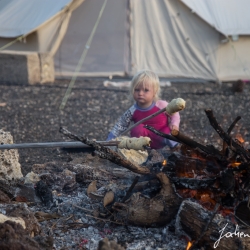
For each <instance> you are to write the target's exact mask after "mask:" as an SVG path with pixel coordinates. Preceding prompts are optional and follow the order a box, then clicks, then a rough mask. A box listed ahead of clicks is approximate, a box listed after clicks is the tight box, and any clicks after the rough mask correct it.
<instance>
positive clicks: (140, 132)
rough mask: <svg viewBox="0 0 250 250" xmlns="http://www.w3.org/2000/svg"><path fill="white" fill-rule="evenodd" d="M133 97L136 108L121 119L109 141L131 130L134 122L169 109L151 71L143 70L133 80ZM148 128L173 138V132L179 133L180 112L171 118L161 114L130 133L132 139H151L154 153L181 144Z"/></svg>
mask: <svg viewBox="0 0 250 250" xmlns="http://www.w3.org/2000/svg"><path fill="white" fill-rule="evenodd" d="M130 93H131V95H132V96H133V98H134V100H135V104H134V105H133V106H132V107H130V108H129V109H128V110H127V111H126V112H125V113H124V114H123V115H122V116H121V117H120V118H119V120H118V122H117V123H116V124H115V126H114V127H113V129H112V130H111V132H110V133H109V135H108V138H107V141H109V140H112V139H113V138H115V137H118V136H119V135H120V134H121V133H122V132H123V131H125V130H126V129H127V128H128V127H129V125H130V122H131V121H133V122H134V123H136V122H138V121H140V120H142V119H143V118H145V117H147V116H149V115H152V114H154V113H155V112H157V111H158V110H160V109H162V108H164V107H167V105H168V103H167V102H166V101H163V100H159V95H160V83H159V78H158V76H157V75H156V74H155V73H154V72H152V71H150V70H142V71H140V72H138V73H137V74H136V75H135V76H134V77H133V79H132V82H131V87H130ZM169 121H170V122H169ZM146 124H147V125H149V126H151V127H153V128H155V129H157V130H159V131H161V132H163V133H165V134H169V133H170V132H171V130H172V129H177V130H179V124H180V115H179V113H178V112H177V113H175V114H174V115H172V116H169V115H168V114H167V113H161V114H159V115H158V116H155V117H153V118H151V119H149V120H147V121H145V122H143V123H141V124H139V125H138V126H136V127H134V128H133V129H132V130H131V131H130V135H131V137H140V136H147V137H149V138H150V139H151V140H152V142H151V144H150V146H151V148H153V149H159V148H163V147H164V146H166V145H167V146H169V147H170V148H173V147H175V146H176V145H177V144H178V143H177V142H174V141H171V140H168V139H166V138H163V137H161V136H158V135H156V134H154V133H153V132H151V131H149V130H148V129H146V128H144V125H146Z"/></svg>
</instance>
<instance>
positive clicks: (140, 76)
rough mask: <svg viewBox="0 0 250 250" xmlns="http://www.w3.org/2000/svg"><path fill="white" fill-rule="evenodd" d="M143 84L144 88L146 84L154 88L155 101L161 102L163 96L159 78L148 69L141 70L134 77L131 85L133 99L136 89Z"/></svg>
mask: <svg viewBox="0 0 250 250" xmlns="http://www.w3.org/2000/svg"><path fill="white" fill-rule="evenodd" d="M141 83H142V84H143V87H144V88H145V83H147V84H149V85H150V86H152V87H153V90H154V93H155V96H154V101H157V100H159V98H160V94H161V88H160V81H159V77H158V76H157V75H156V74H155V73H154V72H153V71H151V70H147V69H144V70H141V71H139V72H137V73H136V74H135V75H134V77H133V79H132V81H131V85H130V95H131V97H133V94H134V91H135V88H136V87H137V86H138V85H139V84H141Z"/></svg>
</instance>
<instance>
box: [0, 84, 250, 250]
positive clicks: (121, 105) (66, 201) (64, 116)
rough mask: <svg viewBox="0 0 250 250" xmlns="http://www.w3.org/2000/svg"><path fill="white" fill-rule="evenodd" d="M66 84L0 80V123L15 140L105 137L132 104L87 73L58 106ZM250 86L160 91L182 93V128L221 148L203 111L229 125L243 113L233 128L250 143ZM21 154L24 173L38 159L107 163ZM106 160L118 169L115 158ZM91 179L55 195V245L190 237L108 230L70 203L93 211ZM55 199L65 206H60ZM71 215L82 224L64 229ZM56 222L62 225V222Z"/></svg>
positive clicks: (47, 152) (41, 152) (174, 244)
mask: <svg viewBox="0 0 250 250" xmlns="http://www.w3.org/2000/svg"><path fill="white" fill-rule="evenodd" d="M119 81H121V80H119ZM68 83H69V81H67V80H57V81H56V82H55V83H54V84H53V85H33V86H27V85H18V84H10V83H1V84H0V91H1V99H0V114H1V117H2V119H1V120H0V129H3V130H4V131H8V132H10V133H11V134H12V135H13V137H14V142H15V143H24V142H53V141H66V140H68V139H67V138H66V137H64V136H63V135H62V134H60V133H59V128H60V127H61V126H63V127H65V128H67V129H68V130H69V131H71V132H72V133H74V134H78V135H82V134H84V135H86V136H88V137H89V138H90V139H96V140H105V139H106V137H107V134H108V132H109V130H110V129H111V128H112V126H113V125H114V123H115V121H116V120H117V118H118V117H119V116H120V115H121V114H122V113H123V112H124V111H125V110H126V109H127V108H129V107H130V106H131V105H132V103H133V101H132V100H131V99H129V98H128V89H127V88H126V87H105V86H104V85H103V80H101V79H94V80H93V79H86V80H81V81H77V82H76V84H75V86H74V88H73V90H72V93H71V95H70V98H69V99H68V102H67V104H66V106H65V108H64V109H63V110H60V109H59V106H60V104H61V102H62V99H63V97H64V94H65V92H66V89H67V85H68ZM249 89H250V85H248V84H247V85H246V86H245V87H244V90H243V91H242V92H235V91H234V88H233V84H232V83H224V84H223V85H221V86H220V85H217V84H215V83H206V84H205V83H180V82H178V83H171V86H166V87H163V88H162V97H163V99H165V100H167V101H170V100H171V99H173V98H177V97H181V98H183V99H184V100H186V109H185V110H184V111H182V112H181V125H180V131H181V132H183V133H184V134H186V135H188V136H190V137H191V138H193V139H195V140H196V141H197V142H200V143H202V144H213V145H214V146H216V147H221V146H222V142H221V139H220V138H219V137H218V135H217V134H216V132H215V131H214V129H213V128H212V127H211V126H210V124H209V122H208V119H207V118H206V115H205V112H204V109H207V108H210V109H212V110H213V111H214V115H215V117H216V118H217V120H218V121H219V123H220V124H221V125H222V127H223V128H224V129H225V130H227V128H228V127H229V126H230V124H231V123H232V122H233V120H234V119H235V118H236V117H237V116H239V115H240V116H241V117H242V118H241V120H240V121H239V122H238V124H237V126H236V127H235V129H234V130H233V133H232V134H233V135H236V134H237V133H240V134H241V135H242V136H243V138H244V139H245V146H246V147H248V142H249V139H250V138H249V137H250V135H249V131H250V129H249V128H250V107H249V105H248V104H247V103H248V102H249V100H250V96H249ZM19 155H20V163H21V166H22V172H23V175H26V174H27V173H29V172H30V171H31V170H33V169H34V164H45V165H46V163H48V162H53V164H54V165H57V166H60V167H63V166H65V165H67V166H68V168H70V167H71V168H72V166H74V165H76V164H79V163H80V164H85V165H88V166H89V165H93V164H94V166H100V165H103V166H107V164H108V165H109V163H108V162H107V161H104V160H98V158H97V157H96V156H92V155H91V153H90V152H83V151H81V152H79V150H75V151H72V150H63V149H59V148H43V149H39V148H35V149H20V150H19ZM53 164H52V165H53ZM109 166H111V167H116V166H115V165H114V164H110V165H109ZM88 184H89V182H86V183H85V184H83V185H79V184H78V186H77V190H74V191H72V192H71V193H70V194H64V195H62V196H61V197H60V196H57V198H56V199H55V200H54V202H57V203H56V204H57V205H54V210H57V212H60V213H61V214H62V215H63V216H64V217H63V219H61V221H56V222H51V223H50V222H43V224H42V226H43V228H44V229H46V228H47V233H49V234H50V235H53V237H54V239H55V241H54V247H55V249H74V248H75V249H81V248H82V249H96V247H97V243H98V241H99V240H100V239H102V237H103V236H107V237H109V238H110V239H115V240H117V241H118V242H120V243H121V244H123V246H124V247H127V249H184V247H185V244H186V242H185V241H184V240H180V239H179V238H178V237H177V238H176V236H175V235H174V234H173V231H174V229H173V228H174V226H173V223H172V224H171V223H170V224H169V225H167V226H166V227H163V228H148V229H147V228H138V227H125V226H119V225H117V226H116V227H115V226H113V227H112V228H110V225H109V223H103V224H98V223H97V224H96V221H95V220H94V219H93V218H90V217H86V216H83V211H82V210H81V209H80V208H77V207H74V206H72V204H75V205H76V206H79V207H85V209H89V210H93V209H95V206H96V205H95V204H93V203H92V201H90V200H89V198H88V197H87V196H86V187H87V185H88ZM99 188H101V186H99ZM58 203H60V204H61V205H60V209H59V205H58ZM70 204H71V205H70ZM38 208H39V209H41V210H43V211H45V212H51V211H52V210H53V209H51V208H48V207H45V206H43V205H42V204H40V205H39V206H38V207H37V206H36V207H33V208H31V209H33V210H34V212H35V211H36V210H37V209H38ZM54 210H53V211H54ZM71 214H74V216H75V218H74V219H75V220H74V221H78V222H79V223H82V224H81V225H83V224H84V225H85V226H82V227H81V226H80V227H79V225H78V227H79V228H76V226H75V225H74V226H75V227H71V228H68V230H64V232H63V233H62V231H63V230H62V228H61V227H62V225H63V223H62V222H63V221H64V220H66V219H67V218H69V217H70V216H71ZM68 220H69V219H68ZM55 223H56V224H55ZM57 224H58V225H61V226H60V227H58V228H57V226H56V225H57ZM53 225H54V226H53ZM51 228H52V229H51ZM45 231H46V230H45ZM84 240H87V241H84ZM80 247H81V248H80Z"/></svg>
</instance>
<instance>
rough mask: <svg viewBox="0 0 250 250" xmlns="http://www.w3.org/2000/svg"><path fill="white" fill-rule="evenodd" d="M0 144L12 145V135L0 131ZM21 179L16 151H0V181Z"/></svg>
mask: <svg viewBox="0 0 250 250" xmlns="http://www.w3.org/2000/svg"><path fill="white" fill-rule="evenodd" d="M0 143H1V144H13V137H12V135H11V134H10V133H9V132H4V131H3V130H2V129H0ZM22 177H23V174H22V172H21V165H20V163H19V153H18V150H17V149H5V150H0V180H1V179H2V180H18V179H20V178H22Z"/></svg>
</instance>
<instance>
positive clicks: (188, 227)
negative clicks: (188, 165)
mask: <svg viewBox="0 0 250 250" xmlns="http://www.w3.org/2000/svg"><path fill="white" fill-rule="evenodd" d="M213 217H214V218H213ZM211 218H213V219H212V220H211ZM176 231H177V232H178V233H179V234H180V235H186V236H187V237H189V239H190V241H194V242H197V240H198V242H197V245H198V246H200V247H201V246H203V247H205V248H206V249H215V248H217V247H218V249H222V250H233V249H248V247H249V244H250V229H249V228H247V229H246V228H243V227H238V226H237V225H236V224H234V223H233V222H232V220H230V219H229V218H225V217H222V216H221V215H220V214H219V213H217V214H215V215H214V212H210V211H208V210H206V209H204V208H203V207H202V206H201V205H199V204H197V203H196V202H192V201H190V200H185V201H183V202H182V204H181V207H180V209H179V212H178V214H177V219H176ZM200 236H201V237H200Z"/></svg>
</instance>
